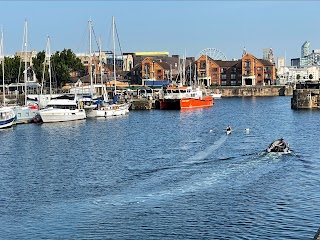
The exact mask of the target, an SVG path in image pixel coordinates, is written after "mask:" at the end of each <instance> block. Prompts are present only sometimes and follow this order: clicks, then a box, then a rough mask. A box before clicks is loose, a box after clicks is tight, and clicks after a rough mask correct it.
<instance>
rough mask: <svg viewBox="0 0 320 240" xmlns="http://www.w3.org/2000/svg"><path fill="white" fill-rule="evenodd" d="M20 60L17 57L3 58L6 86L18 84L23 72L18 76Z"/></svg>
mask: <svg viewBox="0 0 320 240" xmlns="http://www.w3.org/2000/svg"><path fill="white" fill-rule="evenodd" d="M20 61H21V59H20V57H18V56H15V57H13V58H10V57H5V58H4V79H5V83H6V84H10V83H15V82H19V81H20V79H21V78H22V76H23V70H20V76H19V69H20V68H21V62H20ZM0 76H1V79H2V76H3V73H2V63H1V64H0Z"/></svg>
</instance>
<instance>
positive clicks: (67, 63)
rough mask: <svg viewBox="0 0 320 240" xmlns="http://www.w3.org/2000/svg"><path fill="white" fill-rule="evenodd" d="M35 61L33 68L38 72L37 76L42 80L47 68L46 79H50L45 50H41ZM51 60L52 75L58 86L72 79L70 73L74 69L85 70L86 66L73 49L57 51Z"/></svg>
mask: <svg viewBox="0 0 320 240" xmlns="http://www.w3.org/2000/svg"><path fill="white" fill-rule="evenodd" d="M32 61H33V70H34V71H35V73H36V76H37V78H38V79H39V80H40V79H42V76H43V70H44V69H45V72H44V73H45V74H44V79H45V80H46V82H48V81H47V80H48V79H49V73H48V64H47V61H46V65H45V68H44V66H43V64H44V62H45V52H44V51H42V52H39V53H38V54H37V56H36V57H35V58H33V59H32ZM50 61H51V77H52V79H55V82H56V84H57V87H62V86H64V85H65V84H66V83H67V82H69V81H70V73H71V72H72V71H81V70H84V66H83V64H82V63H81V60H80V59H79V58H77V57H76V55H75V54H74V53H73V52H72V51H71V49H64V50H63V51H62V52H59V51H57V52H56V53H55V54H53V55H52V56H51V58H50Z"/></svg>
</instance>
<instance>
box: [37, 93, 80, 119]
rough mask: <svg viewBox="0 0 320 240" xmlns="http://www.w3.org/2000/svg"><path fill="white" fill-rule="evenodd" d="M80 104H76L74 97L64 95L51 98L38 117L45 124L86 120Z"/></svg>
mask: <svg viewBox="0 0 320 240" xmlns="http://www.w3.org/2000/svg"><path fill="white" fill-rule="evenodd" d="M82 105H83V104H82V102H78V100H77V97H76V95H73V94H64V95H61V96H59V97H56V98H53V99H52V100H51V101H50V102H49V103H48V105H47V107H46V108H45V109H43V110H40V116H41V119H42V121H43V122H44V123H46V122H66V121H74V120H81V119H85V118H86V112H85V110H84V109H83V106H82Z"/></svg>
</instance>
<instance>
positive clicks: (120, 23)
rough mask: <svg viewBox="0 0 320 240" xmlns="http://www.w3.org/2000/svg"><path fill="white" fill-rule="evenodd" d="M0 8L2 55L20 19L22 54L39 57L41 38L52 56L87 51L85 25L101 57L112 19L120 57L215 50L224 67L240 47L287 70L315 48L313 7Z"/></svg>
mask: <svg viewBox="0 0 320 240" xmlns="http://www.w3.org/2000/svg"><path fill="white" fill-rule="evenodd" d="M0 8H1V14H0V24H1V26H2V28H3V31H4V36H5V49H4V51H5V54H6V55H13V54H14V53H15V52H16V51H21V50H22V45H23V31H24V21H25V19H27V21H28V50H36V51H42V50H45V48H46V41H47V35H49V36H50V40H51V51H52V52H53V53H54V52H56V51H62V50H63V49H64V48H66V49H69V48H70V49H71V50H72V51H73V52H75V53H79V52H88V51H89V50H88V49H89V47H88V38H89V37H88V20H89V19H91V20H92V25H93V29H94V36H93V45H92V49H93V50H97V49H98V48H97V44H96V43H95V42H96V38H97V37H98V36H99V35H101V38H102V50H104V51H106V50H112V36H111V20H112V16H114V17H115V21H116V27H117V32H118V36H119V40H120V41H119V43H120V45H121V48H122V51H123V52H140V51H166V52H169V53H170V55H173V54H178V55H180V56H184V55H185V53H186V55H187V57H188V56H194V57H197V55H198V54H199V53H200V51H202V50H203V49H206V48H216V49H218V50H220V51H222V52H223V53H224V54H225V55H226V57H227V58H228V59H229V60H231V59H239V58H241V55H242V52H243V49H244V47H245V48H246V51H247V53H251V54H253V55H254V56H256V57H257V58H262V54H263V49H264V48H272V49H273V52H274V55H275V61H277V58H278V57H286V65H289V64H290V59H291V58H298V57H300V54H301V46H302V44H303V43H304V42H305V41H310V49H311V50H313V49H320V41H319V40H320V31H319V30H318V26H319V22H318V21H317V16H318V11H319V9H320V2H319V1H10V2H9V1H0ZM95 37H96V38H95Z"/></svg>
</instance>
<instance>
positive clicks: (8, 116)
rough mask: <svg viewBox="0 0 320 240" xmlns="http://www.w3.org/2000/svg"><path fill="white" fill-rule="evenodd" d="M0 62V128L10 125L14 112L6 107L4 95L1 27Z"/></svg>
mask: <svg viewBox="0 0 320 240" xmlns="http://www.w3.org/2000/svg"><path fill="white" fill-rule="evenodd" d="M0 51H1V54H0V55H1V60H2V61H1V62H2V93H3V107H0V129H3V128H9V127H11V126H12V124H13V122H14V119H15V113H14V111H13V110H12V108H10V107H6V106H5V105H6V96H5V86H4V39H3V31H2V29H1V47H0Z"/></svg>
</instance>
